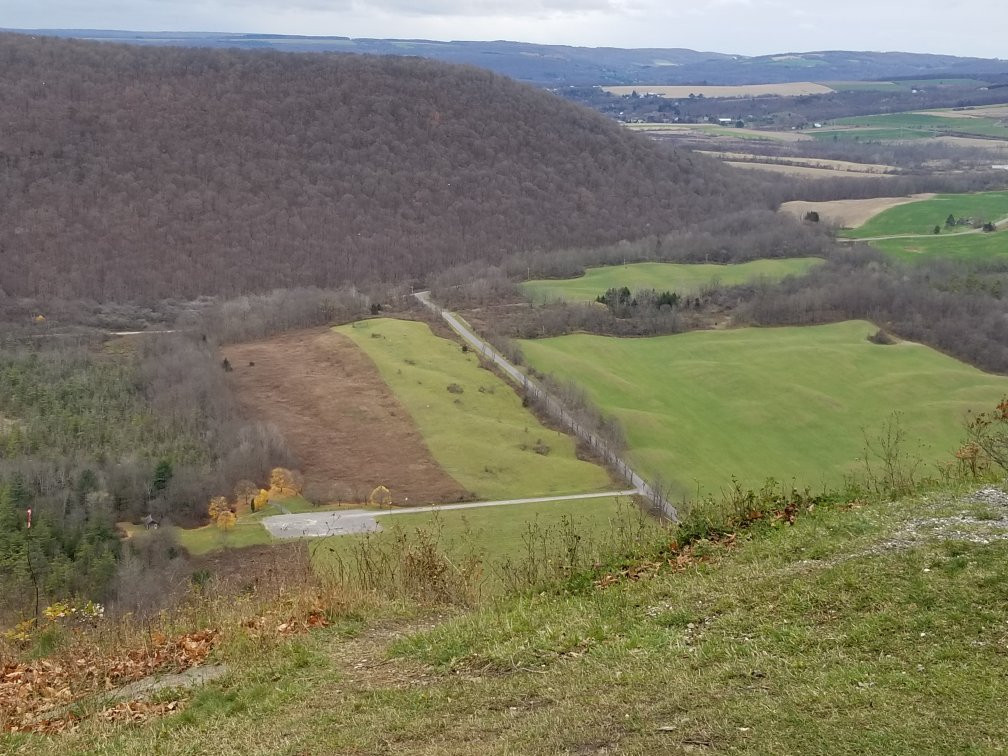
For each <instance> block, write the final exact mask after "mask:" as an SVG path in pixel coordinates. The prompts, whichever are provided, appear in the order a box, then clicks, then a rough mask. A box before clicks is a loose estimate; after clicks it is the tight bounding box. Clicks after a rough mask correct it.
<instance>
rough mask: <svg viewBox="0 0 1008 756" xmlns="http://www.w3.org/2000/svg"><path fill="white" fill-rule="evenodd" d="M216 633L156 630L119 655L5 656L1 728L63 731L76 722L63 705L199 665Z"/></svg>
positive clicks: (92, 651)
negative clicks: (8, 659) (22, 659)
mask: <svg viewBox="0 0 1008 756" xmlns="http://www.w3.org/2000/svg"><path fill="white" fill-rule="evenodd" d="M219 634H220V631H218V630H201V631H198V632H195V633H188V634H186V635H182V636H179V637H177V638H167V637H165V636H164V635H162V634H160V633H154V634H152V635H151V638H150V641H151V643H150V645H149V646H148V647H146V648H142V649H136V650H133V651H129V652H127V653H125V654H122V655H120V656H106V655H104V654H102V653H101V652H100V651H98V650H97V649H95V648H86V649H77V651H76V653H74V654H72V655H71V656H70V658H68V659H67V660H65V661H63V662H58V661H54V660H50V659H36V660H33V661H31V662H24V663H17V662H5V663H4V664H3V666H0V729H2V730H4V731H7V732H62V731H64V730H66V729H68V728H70V727H72V726H74V725H75V724H76V723H77V718H76V716H75V715H73V714H71V713H69V712H68V711H67V710H68V709H69V707H70V705H71V704H73V703H76V702H77V701H80V700H82V699H83V698H85V697H87V696H89V695H92V694H95V693H102V692H108V691H112V690H114V689H115V688H117V687H119V686H121V685H123V684H125V683H129V682H133V681H135V680H139V679H141V678H144V677H148V676H150V675H153V674H155V673H159V672H167V671H173V672H182V671H185V670H187V669H190V668H191V667H195V666H198V665H200V664H202V663H203V662H204V661H205V660H206V658H207V656H208V655H209V654H210V651H211V650H212V649H213V646H214V643H215V641H216V640H217V638H218V636H219ZM134 703H135V702H134ZM153 705H154V704H152V706H153ZM159 705H160V704H159ZM112 708H113V709H115V708H117V707H112Z"/></svg>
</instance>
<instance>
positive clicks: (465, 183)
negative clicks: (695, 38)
mask: <svg viewBox="0 0 1008 756" xmlns="http://www.w3.org/2000/svg"><path fill="white" fill-rule="evenodd" d="M0 69H2V70H3V75H4V82H3V89H2V91H0V123H3V129H2V131H0V166H2V171H0V205H2V207H3V208H4V223H3V224H2V225H0V295H2V294H3V293H6V294H7V295H8V296H29V297H31V296H36V297H39V296H40V297H63V298H75V297H87V298H91V299H98V300H106V301H107V300H117V301H125V300H129V301H137V300H145V299H156V298H166V297H194V296H197V295H201V294H235V293H241V292H247V291H255V290H267V289H272V288H275V287H284V286H292V285H299V284H318V285H338V284H343V283H346V282H350V281H354V282H357V281H368V280H377V279H386V280H388V279H392V280H405V279H409V278H416V277H420V276H424V275H426V274H427V273H429V272H431V271H435V270H439V269H441V268H444V267H446V266H449V265H455V264H458V263H463V262H467V261H470V260H495V259H499V258H500V257H501V256H503V255H505V254H508V253H511V252H515V251H524V250H535V249H551V248H557V247H571V246H583V245H595V244H600V243H608V242H613V241H617V240H619V239H624V238H639V237H642V236H645V235H647V234H650V233H656V232H662V231H669V230H673V229H675V228H679V227H682V226H683V225H685V224H689V223H695V222H700V221H703V222H706V221H711V222H715V221H716V219H717V218H718V217H719V216H721V215H722V214H724V213H727V212H730V211H733V210H740V209H744V208H747V207H750V208H751V207H756V206H762V205H763V204H764V203H765V202H766V200H764V199H763V198H761V197H760V193H759V192H758V191H757V190H755V189H754V188H753V187H752V186H751V185H750V184H749V179H746V178H744V177H739V176H738V175H737V174H735V173H733V172H731V171H730V169H727V168H725V167H722V166H721V164H720V163H718V162H717V161H715V160H711V159H707V158H705V157H703V156H700V155H695V154H690V153H687V152H677V151H673V150H671V149H669V148H667V147H663V146H661V145H658V144H655V143H653V142H651V141H650V140H648V139H646V138H643V137H641V136H638V135H635V134H632V133H628V132H626V131H625V130H624V129H622V128H621V127H620V126H619V125H618V124H616V123H613V122H612V121H610V120H608V119H606V118H605V117H603V116H601V115H599V114H597V113H594V112H590V111H588V110H586V109H583V108H580V107H578V106H575V105H573V104H570V103H567V102H564V101H562V100H560V99H559V98H557V97H555V96H553V95H551V94H549V93H547V92H544V91H541V90H537V89H534V88H532V87H530V86H526V85H522V84H518V83H516V82H514V81H511V80H509V79H506V78H504V77H501V76H497V75H494V74H491V73H489V72H486V71H481V70H478V69H475V68H471V67H462V66H452V65H448V64H444V63H438V62H434V61H429V60H422V59H418V58H405V57H380V58H379V57H371V56H357V55H308V54H305V55H292V54H282V53H277V52H272V51H262V52H252V51H243V50H233V49H192V48H182V47H163V46H158V47H151V46H146V47H145V46H137V45H116V44H98V43H94V42H82V41H75V40H63V39H54V38H52V37H37V38H34V37H28V36H24V35H16V34H0Z"/></svg>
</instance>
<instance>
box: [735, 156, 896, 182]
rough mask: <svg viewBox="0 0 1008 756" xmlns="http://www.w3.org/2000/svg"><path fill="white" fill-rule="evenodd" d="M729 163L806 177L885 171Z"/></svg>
mask: <svg viewBox="0 0 1008 756" xmlns="http://www.w3.org/2000/svg"><path fill="white" fill-rule="evenodd" d="M725 163H726V164H727V165H731V166H734V167H735V168H748V169H750V170H756V171H771V172H772V173H783V174H785V175H787V176H804V177H806V178H836V177H837V176H842V175H844V174H845V173H846V174H847V175H856V176H857V177H858V178H884V177H885V174H884V173H852V172H851V171H841V170H837V169H835V168H812V167H810V166H804V165H778V164H775V163H746V162H741V161H737V160H726V161H725Z"/></svg>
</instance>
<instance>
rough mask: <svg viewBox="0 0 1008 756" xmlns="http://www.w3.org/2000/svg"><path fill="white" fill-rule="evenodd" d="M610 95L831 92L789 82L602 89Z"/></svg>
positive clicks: (725, 95)
mask: <svg viewBox="0 0 1008 756" xmlns="http://www.w3.org/2000/svg"><path fill="white" fill-rule="evenodd" d="M602 89H603V90H605V91H606V92H609V93H610V94H614V95H618V96H621V97H622V96H623V95H628V94H631V93H632V92H637V94H640V95H644V94H656V95H658V96H660V97H669V98H673V99H675V98H680V97H689V96H690V95H691V94H692V95H703V96H704V97H759V96H760V95H782V96H793V95H809V94H826V93H827V92H832V91H833V90H832V89H830V88H829V87H827V86H825V85H823V84H814V83H813V82H811V81H790V82H784V83H782V84H741V85H737V86H708V85H706V84H684V85H676V86H656V85H648V84H641V85H640V86H630V87H623V86H620V87H602Z"/></svg>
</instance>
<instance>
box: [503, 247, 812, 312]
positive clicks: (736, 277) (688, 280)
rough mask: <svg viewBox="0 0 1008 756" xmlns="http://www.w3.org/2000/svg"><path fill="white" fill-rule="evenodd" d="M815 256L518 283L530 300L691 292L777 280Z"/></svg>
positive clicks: (629, 268)
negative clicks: (624, 291)
mask: <svg viewBox="0 0 1008 756" xmlns="http://www.w3.org/2000/svg"><path fill="white" fill-rule="evenodd" d="M821 262H822V260H820V259H819V258H816V257H800V258H789V259H783V260H753V261H752V262H747V263H740V264H736V265H713V264H706V263H689V264H680V263H633V264H631V265H606V266H603V267H599V268H589V269H588V270H587V271H585V274H584V275H583V276H580V277H578V278H566V279H547V280H538V281H527V282H525V283H523V284H522V290H523V291H524V292H525V295H526V296H527V297H528V298H529V299H531V300H532V301H534V302H548V301H555V300H561V301H566V302H592V301H594V300H595V298H596V297H598V296H599V295H600V294H604V293H605V291H606V290H607V289H610V288H613V287H617V288H618V287H621V286H626V287H628V288H629V289H631V290H633V291H636V290H637V289H658V290H659V291H675V292H678V293H679V294H683V295H686V294H692V293H694V292H697V291H700V290H701V289H702V288H704V287H705V286H709V285H710V284H712V283H721V284H725V285H728V286H732V285H735V284H741V283H747V282H750V281H756V280H759V279H761V278H766V279H770V280H780V279H781V278H784V277H785V276H795V275H801V274H803V273H806V272H807V271H808V270H810V269H811V268H812V267H813V266H815V265H818V264H819V263H821Z"/></svg>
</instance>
